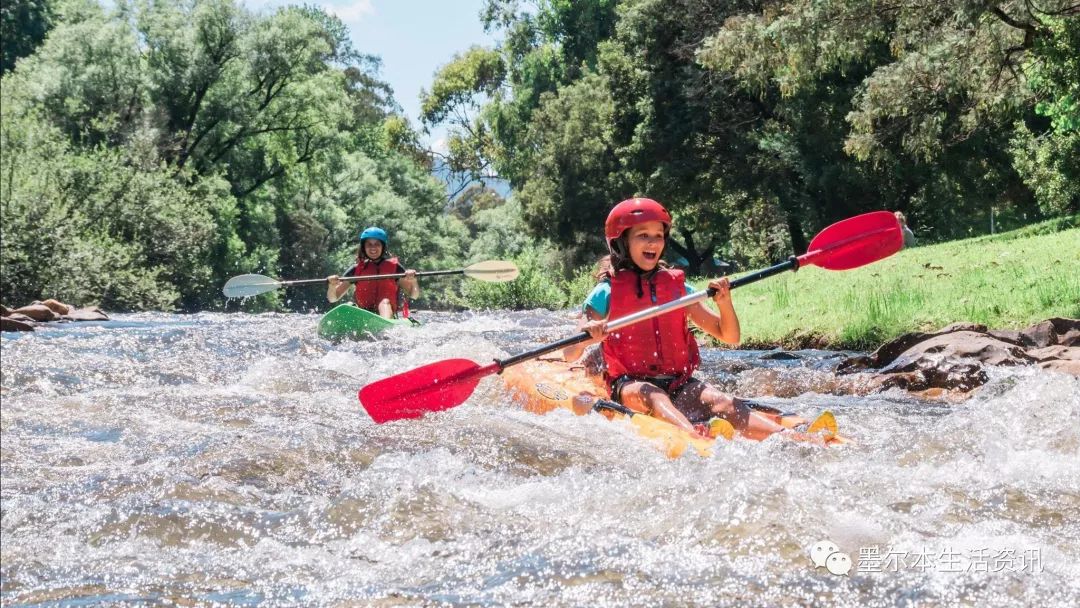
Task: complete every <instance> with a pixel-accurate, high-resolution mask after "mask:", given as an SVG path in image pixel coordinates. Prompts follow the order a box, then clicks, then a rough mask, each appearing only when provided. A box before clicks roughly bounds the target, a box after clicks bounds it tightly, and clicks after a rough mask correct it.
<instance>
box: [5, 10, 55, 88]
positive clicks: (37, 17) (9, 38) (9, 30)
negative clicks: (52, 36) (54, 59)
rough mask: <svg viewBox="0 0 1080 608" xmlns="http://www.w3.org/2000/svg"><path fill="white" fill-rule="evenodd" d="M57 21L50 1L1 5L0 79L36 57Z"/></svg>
mask: <svg viewBox="0 0 1080 608" xmlns="http://www.w3.org/2000/svg"><path fill="white" fill-rule="evenodd" d="M54 19H55V15H54V14H53V7H52V2H50V1H49V0H5V2H4V3H3V4H0V75H3V74H5V73H7V72H8V71H9V70H11V69H13V68H14V67H15V62H16V61H18V60H19V59H21V58H23V57H27V56H29V55H31V54H33V52H34V50H35V49H37V47H38V46H39V45H40V44H41V42H42V41H43V40H45V35H46V34H47V33H48V32H49V28H51V27H52V24H53V20H54Z"/></svg>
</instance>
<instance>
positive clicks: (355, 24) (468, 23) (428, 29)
mask: <svg viewBox="0 0 1080 608" xmlns="http://www.w3.org/2000/svg"><path fill="white" fill-rule="evenodd" d="M242 1H243V3H244V4H245V5H246V6H247V7H248V8H249V9H251V10H254V11H271V10H273V9H274V8H277V7H279V6H283V5H286V4H315V5H318V6H321V7H322V8H323V9H325V10H326V11H327V12H328V13H333V14H335V15H337V16H338V17H339V18H340V19H341V20H342V21H343V22H344V23H345V25H347V26H348V27H349V30H350V31H351V32H352V40H353V44H354V46H355V47H356V49H357V50H358V51H360V52H362V53H369V54H372V55H378V56H379V57H381V58H382V72H381V73H380V78H381V79H382V80H384V81H386V82H388V83H389V84H390V86H391V87H393V89H394V99H396V100H397V102H398V103H399V104H401V107H402V109H403V110H404V111H405V115H406V116H408V117H409V120H410V122H412V124H413V127H415V128H419V127H420V121H419V115H420V99H419V95H420V89H421V88H431V80H432V77H433V75H434V74H435V71H436V70H437V69H438V68H439V67H440V66H442V65H444V64H446V63H447V62H449V61H450V59H451V58H452V57H453V56H454V54H455V53H459V52H461V51H464V50H465V49H467V48H469V47H470V46H472V45H474V44H478V45H481V46H491V45H493V44H494V43H495V39H494V38H493V37H492V36H489V35H488V34H486V33H484V28H483V26H482V25H481V23H480V9H481V7H482V6H483V4H484V1H483V0H331V1H321V2H316V1H312V0H293V1H292V2H290V1H288V0H242ZM444 138H445V132H443V131H441V130H440V131H438V132H434V133H432V136H431V137H430V138H429V141H428V144H429V145H431V146H433V147H440V148H441V147H442V145H441V144H442V141H440V140H443V139H444Z"/></svg>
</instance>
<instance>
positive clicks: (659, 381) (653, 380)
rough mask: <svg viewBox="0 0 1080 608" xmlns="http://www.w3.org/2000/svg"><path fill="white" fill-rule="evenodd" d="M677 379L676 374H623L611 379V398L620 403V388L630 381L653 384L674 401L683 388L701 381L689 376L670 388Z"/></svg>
mask: <svg viewBox="0 0 1080 608" xmlns="http://www.w3.org/2000/svg"><path fill="white" fill-rule="evenodd" d="M678 379H679V378H678V377H677V376H655V377H649V376H630V375H626V374H624V375H622V376H619V377H618V378H615V379H614V380H612V381H611V400H612V401H615V402H617V403H622V389H623V387H624V386H626V385H627V384H629V383H631V382H648V383H649V384H652V385H655V386H656V387H657V388H659V389H660V390H662V391H664V392H665V393H667V394H668V397H671V401H672V402H674V401H675V400H676V399H678V398H679V395H681V394H682V392H683V391H684V390H686V389H687V388H689V387H691V386H693V385H695V384H697V383H699V382H701V380H698V379H697V378H695V377H693V376H690V378H689V379H688V380H687V381H686V382H683V383H682V384H680V385H678V386H676V387H675V390H671V385H672V384H673V383H674V382H675V381H676V380H678Z"/></svg>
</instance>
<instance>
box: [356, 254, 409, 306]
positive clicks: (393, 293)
mask: <svg viewBox="0 0 1080 608" xmlns="http://www.w3.org/2000/svg"><path fill="white" fill-rule="evenodd" d="M397 268H398V259H397V258H386V259H383V260H379V261H372V260H369V259H366V258H365V259H364V260H357V262H356V270H355V271H354V272H353V276H357V277H361V276H368V275H377V274H394V273H396V272H397ZM353 298H354V299H355V300H356V305H357V306H359V307H360V308H363V309H365V310H370V311H372V312H377V311H378V309H379V302H381V301H383V300H390V308H391V309H393V311H394V314H395V315H396V314H397V311H398V284H397V279H379V280H378V281H357V282H356V291H355V292H353Z"/></svg>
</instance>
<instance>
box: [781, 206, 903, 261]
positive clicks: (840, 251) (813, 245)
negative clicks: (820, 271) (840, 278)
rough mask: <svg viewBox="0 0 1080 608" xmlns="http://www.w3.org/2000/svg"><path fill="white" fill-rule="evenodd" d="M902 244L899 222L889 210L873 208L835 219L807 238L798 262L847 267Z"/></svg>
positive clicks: (886, 253)
mask: <svg viewBox="0 0 1080 608" xmlns="http://www.w3.org/2000/svg"><path fill="white" fill-rule="evenodd" d="M903 246H904V233H903V232H902V231H901V229H900V222H899V220H897V219H896V216H895V215H893V214H892V212H891V211H873V212H871V213H864V214H862V215H856V216H855V217H852V218H848V219H846V220H842V221H839V222H836V223H835V224H833V225H831V226H829V227H828V228H826V229H824V230H822V231H821V232H819V233H818V235H817V236H815V237H814V240H813V241H810V247H809V248H808V249H807V250H806V253H805V254H804V255H801V256H799V265H800V266H805V265H806V264H814V265H816V266H821V267H822V268H827V269H829V270H848V269H851V268H858V267H859V266H864V265H866V264H869V263H871V262H876V261H878V260H881V259H884V258H887V257H889V256H890V255H892V254H894V253H896V252H897V251H900V249H901V248H902V247H903Z"/></svg>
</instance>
